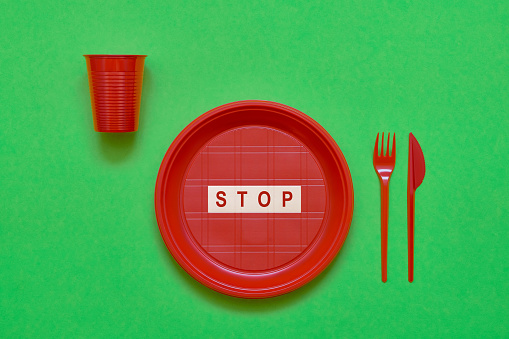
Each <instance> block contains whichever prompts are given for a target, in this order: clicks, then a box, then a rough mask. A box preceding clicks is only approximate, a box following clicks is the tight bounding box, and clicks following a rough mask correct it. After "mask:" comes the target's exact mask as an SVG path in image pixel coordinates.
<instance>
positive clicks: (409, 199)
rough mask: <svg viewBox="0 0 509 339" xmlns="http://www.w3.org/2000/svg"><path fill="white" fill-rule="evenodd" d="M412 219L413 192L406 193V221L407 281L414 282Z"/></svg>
mask: <svg viewBox="0 0 509 339" xmlns="http://www.w3.org/2000/svg"><path fill="white" fill-rule="evenodd" d="M414 217H415V191H414V190H409V191H408V192H407V219H408V223H407V224H408V281H409V282H412V281H414Z"/></svg>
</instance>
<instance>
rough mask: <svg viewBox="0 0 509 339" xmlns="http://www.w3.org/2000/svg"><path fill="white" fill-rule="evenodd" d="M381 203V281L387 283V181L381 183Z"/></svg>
mask: <svg viewBox="0 0 509 339" xmlns="http://www.w3.org/2000/svg"><path fill="white" fill-rule="evenodd" d="M380 189H381V195H382V196H381V201H382V206H381V209H382V213H381V215H382V220H381V225H382V228H381V232H380V233H381V235H382V236H381V238H382V281H383V282H386V281H387V233H388V225H389V181H386V182H381V187H380Z"/></svg>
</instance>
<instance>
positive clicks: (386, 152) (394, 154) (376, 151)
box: [374, 132, 396, 158]
mask: <svg viewBox="0 0 509 339" xmlns="http://www.w3.org/2000/svg"><path fill="white" fill-rule="evenodd" d="M379 136H380V133H377V135H376V142H375V151H374V155H375V156H377V157H391V158H392V157H394V156H396V133H393V135H392V152H391V154H390V155H389V141H390V140H391V133H387V150H386V151H385V154H384V132H382V147H381V148H380V152H379V151H378V137H379Z"/></svg>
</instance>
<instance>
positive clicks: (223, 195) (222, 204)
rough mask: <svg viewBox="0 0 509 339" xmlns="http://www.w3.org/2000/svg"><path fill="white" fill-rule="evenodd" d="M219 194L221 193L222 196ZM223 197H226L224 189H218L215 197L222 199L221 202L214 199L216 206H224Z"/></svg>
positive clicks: (224, 200)
mask: <svg viewBox="0 0 509 339" xmlns="http://www.w3.org/2000/svg"><path fill="white" fill-rule="evenodd" d="M220 195H222V197H221V196H220ZM224 197H226V193H225V192H224V191H218V192H217V193H216V198H217V199H218V200H221V201H222V203H220V202H219V201H216V205H217V207H225V206H226V199H225V198H224Z"/></svg>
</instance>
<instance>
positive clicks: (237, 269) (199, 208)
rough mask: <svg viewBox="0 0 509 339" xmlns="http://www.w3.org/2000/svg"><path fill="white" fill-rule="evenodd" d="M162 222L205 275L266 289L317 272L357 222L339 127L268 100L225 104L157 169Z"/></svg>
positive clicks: (190, 264)
mask: <svg viewBox="0 0 509 339" xmlns="http://www.w3.org/2000/svg"><path fill="white" fill-rule="evenodd" d="M155 208H156V215H157V222H158V224H159V230H160V231H161V235H162V237H163V239H164V242H165V243H166V246H167V247H168V249H169V250H170V252H171V254H172V255H173V257H174V258H175V260H177V262H178V263H179V264H180V266H182V267H183V268H184V269H185V270H186V271H187V272H188V273H189V274H190V275H191V276H193V277H194V278H195V279H196V280H198V281H199V282H201V283H202V284H204V285H206V286H208V287H210V288H212V289H214V290H216V291H218V292H221V293H225V294H228V295H232V296H235V297H242V298H266V297H273V296H276V295H280V294H284V293H287V292H290V291H292V290H294V289H296V288H299V287H300V286H302V285H304V284H306V283H307V282H309V281H310V280H312V279H313V278H314V277H316V276H317V275H318V274H319V273H320V272H321V271H322V270H323V269H324V268H325V267H326V266H327V265H328V264H329V263H330V262H331V261H332V259H333V258H334V257H335V255H336V254H337V253H338V251H339V249H340V248H341V246H342V245H343V242H344V241H345V238H346V236H347V234H348V230H349V228H350V223H351V220H352V213H353V186H352V179H351V176H350V171H349V169H348V165H347V163H346V161H345V158H344V157H343V154H342V153H341V151H340V150H339V148H338V146H337V145H336V143H335V142H334V140H333V139H332V137H331V136H330V135H329V134H328V133H327V132H326V131H325V130H324V129H323V128H322V127H321V126H320V125H319V124H318V123H317V122H315V121H314V120H313V119H311V118H310V117H308V116H307V115H305V114H303V113H301V112H299V111H297V110H296V109H293V108H291V107H288V106H285V105H282V104H278V103H274V102H268V101H239V102H234V103H231V104H226V105H223V106H220V107H217V108H215V109H213V110H211V111H209V112H207V113H205V114H203V115H202V116H200V117H199V118H197V119H196V120H194V121H193V122H192V123H191V124H189V125H188V126H187V127H186V128H185V129H184V130H183V131H182V132H181V133H180V134H179V135H178V137H177V138H176V139H175V140H174V142H173V143H172V144H171V146H170V148H169V149H168V152H167V153H166V155H165V157H164V159H163V162H162V164H161V168H160V169H159V174H158V177H157V183H156V191H155Z"/></svg>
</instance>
